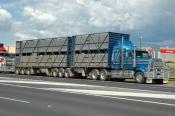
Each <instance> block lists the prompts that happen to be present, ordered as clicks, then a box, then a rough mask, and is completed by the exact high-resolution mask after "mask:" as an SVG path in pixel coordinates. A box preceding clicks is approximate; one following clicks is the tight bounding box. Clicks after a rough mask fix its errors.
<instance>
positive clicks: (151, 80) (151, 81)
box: [145, 78, 153, 84]
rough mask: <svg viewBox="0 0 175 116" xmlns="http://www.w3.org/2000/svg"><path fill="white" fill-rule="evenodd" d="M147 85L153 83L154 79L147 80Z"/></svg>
mask: <svg viewBox="0 0 175 116" xmlns="http://www.w3.org/2000/svg"><path fill="white" fill-rule="evenodd" d="M145 83H148V84H150V83H153V79H152V78H146V82H145Z"/></svg>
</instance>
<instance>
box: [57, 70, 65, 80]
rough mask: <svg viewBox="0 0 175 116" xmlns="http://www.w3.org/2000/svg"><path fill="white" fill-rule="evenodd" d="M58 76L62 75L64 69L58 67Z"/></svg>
mask: <svg viewBox="0 0 175 116" xmlns="http://www.w3.org/2000/svg"><path fill="white" fill-rule="evenodd" d="M58 77H60V78H61V77H64V69H63V68H59V70H58Z"/></svg>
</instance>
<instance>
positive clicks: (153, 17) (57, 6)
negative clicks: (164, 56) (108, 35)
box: [0, 0, 175, 48]
mask: <svg viewBox="0 0 175 116" xmlns="http://www.w3.org/2000/svg"><path fill="white" fill-rule="evenodd" d="M108 31H112V32H122V33H129V34H130V35H131V39H132V40H133V41H134V42H135V44H136V45H139V42H138V41H139V38H140V36H141V35H142V36H143V45H144V46H151V47H156V48H158V47H167V46H169V47H175V0H0V42H3V43H5V44H15V41H16V40H25V39H36V38H47V37H57V36H66V35H76V34H83V33H96V32H108Z"/></svg>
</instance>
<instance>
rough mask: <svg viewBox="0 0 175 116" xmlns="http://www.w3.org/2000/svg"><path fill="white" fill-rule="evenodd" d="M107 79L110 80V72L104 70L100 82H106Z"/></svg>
mask: <svg viewBox="0 0 175 116" xmlns="http://www.w3.org/2000/svg"><path fill="white" fill-rule="evenodd" d="M107 78H108V72H107V70H106V69H102V70H101V71H100V80H101V81H106V80H107Z"/></svg>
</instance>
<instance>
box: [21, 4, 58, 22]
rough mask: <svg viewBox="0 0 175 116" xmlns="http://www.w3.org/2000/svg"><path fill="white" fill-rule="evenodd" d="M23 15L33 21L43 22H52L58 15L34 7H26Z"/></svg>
mask: <svg viewBox="0 0 175 116" xmlns="http://www.w3.org/2000/svg"><path fill="white" fill-rule="evenodd" d="M23 15H24V16H26V17H27V18H29V19H30V20H32V21H37V22H39V23H42V24H48V23H49V24H50V23H54V22H55V21H56V17H54V16H53V15H51V14H48V13H45V12H42V11H40V10H39V9H37V10H35V9H34V8H32V7H24V11H23Z"/></svg>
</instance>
